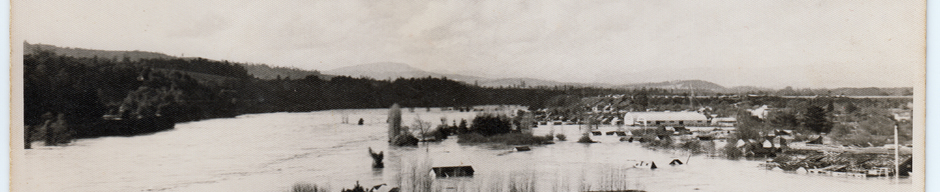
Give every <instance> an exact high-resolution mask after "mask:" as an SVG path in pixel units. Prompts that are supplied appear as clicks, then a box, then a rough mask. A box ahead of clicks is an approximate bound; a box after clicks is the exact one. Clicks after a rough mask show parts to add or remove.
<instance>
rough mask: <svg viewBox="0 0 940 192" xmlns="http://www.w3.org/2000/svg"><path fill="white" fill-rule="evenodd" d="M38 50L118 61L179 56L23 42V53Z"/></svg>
mask: <svg viewBox="0 0 940 192" xmlns="http://www.w3.org/2000/svg"><path fill="white" fill-rule="evenodd" d="M40 50H46V51H52V52H54V53H56V54H58V55H64V56H69V57H77V58H94V57H98V58H101V59H112V60H114V61H120V60H122V59H124V58H128V59H129V60H131V61H137V60H141V59H178V58H180V57H175V56H170V55H167V54H163V53H157V52H146V51H137V50H134V51H106V50H96V49H84V48H69V47H58V46H55V45H46V44H29V43H26V42H24V43H23V54H32V53H36V52H39V51H40Z"/></svg>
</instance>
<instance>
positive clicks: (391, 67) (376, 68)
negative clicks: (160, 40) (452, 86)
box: [23, 43, 912, 95]
mask: <svg viewBox="0 0 940 192" xmlns="http://www.w3.org/2000/svg"><path fill="white" fill-rule="evenodd" d="M23 50H24V53H25V54H30V53H35V52H38V51H40V50H48V51H52V52H55V53H56V54H60V55H67V56H72V57H87V58H92V57H98V58H103V59H113V60H118V61H120V60H123V59H125V58H126V59H129V60H132V61H134V60H139V59H152V58H162V59H177V58H179V59H196V57H177V56H171V55H167V54H163V53H157V52H146V51H107V50H94V49H83V48H68V47H65V48H63V47H57V46H54V45H45V44H29V43H24V44H23ZM240 65H242V66H243V67H245V69H246V70H247V71H248V73H249V74H250V75H252V76H254V77H257V78H260V79H276V78H279V77H280V78H290V79H300V78H305V77H307V76H310V75H316V76H318V77H320V78H321V79H330V78H332V77H335V76H350V77H368V78H373V79H377V80H394V79H397V78H399V77H401V78H421V77H437V78H447V79H451V80H455V81H460V82H464V83H467V84H471V85H478V86H483V87H522V88H528V87H549V88H551V87H564V86H574V87H603V88H615V89H641V88H644V87H645V88H660V89H684V90H687V89H694V90H696V91H703V92H712V93H754V92H764V93H777V90H774V89H770V88H761V87H754V86H738V87H730V88H729V87H724V86H721V85H719V84H716V83H713V82H709V81H704V80H673V81H661V82H643V81H649V80H656V79H661V77H663V76H665V75H662V74H660V73H666V72H658V73H654V72H647V73H638V74H634V75H612V76H610V77H609V78H607V79H612V80H616V81H614V82H642V83H632V84H609V83H601V82H598V83H573V82H558V81H550V80H542V79H534V78H486V77H479V76H473V75H463V74H452V73H436V72H429V71H424V70H421V69H418V68H414V67H412V66H410V65H408V64H404V63H390V62H386V63H370V64H361V65H354V66H349V67H342V68H336V69H332V70H328V71H323V72H322V73H321V72H320V71H316V70H304V69H298V68H291V67H277V66H273V67H272V66H268V65H265V64H241V63H240ZM701 73H708V72H707V70H705V71H702V70H697V71H693V70H689V71H687V72H685V74H689V76H692V78H694V77H698V76H701V75H696V74H701ZM641 74H642V75H641ZM757 74H759V73H756V74H755V73H751V74H749V75H751V76H754V75H757ZM821 90H825V92H822V91H819V93H818V94H820V95H822V94H846V95H884V94H890V95H904V94H908V93H909V92H911V90H912V88H874V87H872V88H836V89H821ZM781 91H784V90H781ZM804 93H806V91H804ZM780 94H783V93H780Z"/></svg>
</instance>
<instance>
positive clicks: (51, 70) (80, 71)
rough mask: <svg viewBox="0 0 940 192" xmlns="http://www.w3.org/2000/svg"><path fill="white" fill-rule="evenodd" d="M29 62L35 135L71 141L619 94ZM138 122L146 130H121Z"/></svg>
mask: <svg viewBox="0 0 940 192" xmlns="http://www.w3.org/2000/svg"><path fill="white" fill-rule="evenodd" d="M23 63H24V64H23V71H24V74H23V75H24V79H23V81H24V87H23V89H24V107H25V108H24V110H25V111H24V118H25V119H24V120H25V122H26V125H27V126H33V127H37V129H39V128H38V127H48V126H49V125H50V124H59V125H67V127H68V128H67V129H65V132H67V133H68V134H69V135H71V136H75V137H94V136H104V135H115V134H120V135H133V134H137V132H149V131H158V130H159V129H147V128H142V129H141V130H134V131H128V130H125V129H129V128H128V127H133V128H134V129H140V128H139V127H140V126H142V125H151V124H154V125H165V124H162V123H160V122H162V121H171V122H184V121H193V120H200V119H206V118H217V117H231V116H235V115H239V114H246V113H264V112H278V111H312V110H326V109H340V108H384V107H388V106H391V105H392V104H393V103H399V104H401V105H402V106H404V107H446V106H470V105H484V104H519V105H525V106H533V107H538V106H541V105H542V104H543V101H545V100H547V99H548V98H551V97H553V96H557V95H563V94H571V95H577V96H587V95H601V94H611V93H614V92H616V91H615V90H611V89H594V88H570V87H569V88H563V89H521V88H518V89H516V88H512V89H510V88H505V89H500V88H482V87H476V86H472V85H468V84H465V83H462V82H456V81H453V80H449V79H446V78H443V79H442V78H409V79H403V78H399V79H395V80H391V81H389V80H374V79H363V78H351V77H344V76H340V77H334V78H331V79H330V80H323V79H321V78H319V76H316V75H311V76H307V77H305V78H302V79H288V78H282V79H271V80H265V79H259V78H256V77H253V76H251V75H249V74H248V73H247V72H246V70H245V68H244V67H243V66H242V64H238V63H231V62H227V61H212V60H206V59H200V58H197V59H191V60H186V59H176V58H170V59H158V58H151V59H139V60H136V61H135V60H129V59H123V60H120V61H117V60H114V59H103V58H97V57H92V58H76V57H71V56H65V55H57V54H55V53H52V52H50V51H39V52H35V53H30V54H26V55H24V59H23ZM58 116H62V118H56V117H58ZM138 120H139V121H144V120H146V121H147V122H148V124H139V123H136V122H135V123H136V124H127V123H115V122H126V121H138ZM151 121H157V123H152V122H151ZM113 125H121V126H118V127H115V126H113ZM132 125H133V126H132Z"/></svg>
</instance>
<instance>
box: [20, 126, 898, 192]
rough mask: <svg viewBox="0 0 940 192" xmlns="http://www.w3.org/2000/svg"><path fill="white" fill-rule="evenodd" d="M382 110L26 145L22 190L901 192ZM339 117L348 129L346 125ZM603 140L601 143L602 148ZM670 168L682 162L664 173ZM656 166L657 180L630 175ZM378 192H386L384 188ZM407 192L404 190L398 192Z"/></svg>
mask: <svg viewBox="0 0 940 192" xmlns="http://www.w3.org/2000/svg"><path fill="white" fill-rule="evenodd" d="M474 115H475V113H474V112H456V111H445V112H441V111H440V110H437V109H432V111H431V112H426V111H425V110H424V109H423V108H422V109H417V110H416V112H408V110H404V111H403V118H402V119H403V120H404V122H405V123H403V124H404V125H406V126H410V125H412V122H413V121H414V119H416V118H421V119H423V120H424V121H428V122H431V123H432V124H433V125H434V126H436V125H438V124H440V123H441V118H442V117H444V118H446V121H447V123H448V124H451V123H453V122H454V120H456V122H459V121H460V119H467V120H468V121H470V119H472V117H473V116H474ZM386 116H387V109H374V110H331V111H318V112H309V113H270V114H253V115H243V116H239V117H236V118H227V119H212V120H205V121H198V122H190V123H182V124H177V125H176V128H175V129H173V130H169V131H165V132H160V133H155V134H151V135H142V136H135V137H105V138H95V139H82V140H77V141H75V142H73V143H72V144H70V145H69V146H66V147H45V146H42V144H41V143H40V142H37V143H35V144H34V145H33V146H35V149H30V150H26V153H25V162H24V164H23V165H22V166H23V167H24V168H25V169H26V171H25V172H26V173H25V174H23V175H14V177H17V178H22V179H24V181H25V183H21V184H25V186H23V188H20V189H22V190H23V191H290V188H291V186H292V185H294V184H296V183H311V184H317V185H320V186H325V185H326V186H330V188H332V189H333V190H334V191H339V190H340V189H341V188H351V187H352V186H353V185H354V184H355V183H356V181H358V182H359V183H361V184H362V185H363V186H373V185H377V184H381V183H386V184H388V185H392V186H400V185H401V186H402V187H403V188H405V189H409V187H410V186H412V184H413V183H415V182H412V180H414V179H413V178H414V177H415V176H414V175H420V174H427V172H428V170H427V168H428V167H430V166H453V165H471V166H473V168H474V170H475V171H476V173H475V176H474V177H469V178H468V177H464V178H442V179H434V180H432V182H433V184H432V185H433V188H434V189H436V190H441V191H508V190H507V189H508V188H509V186H510V185H515V186H525V187H529V188H534V189H535V190H534V191H579V190H608V189H639V190H646V191H696V190H697V191H846V190H850V191H909V190H910V188H911V181H910V179H901V181H900V184H895V181H893V180H891V179H887V178H846V177H831V176H817V175H807V174H805V173H799V172H797V173H793V172H783V171H780V170H765V169H762V168H759V167H758V164H759V163H761V162H760V161H747V160H726V159H723V158H715V157H706V156H704V155H702V156H691V157H690V156H689V154H688V153H686V152H683V151H667V150H650V149H647V148H644V147H642V146H641V144H639V143H636V142H634V143H627V142H618V141H617V140H616V137H614V136H598V137H597V138H595V140H600V141H602V143H595V144H580V143H575V142H574V140H577V138H578V135H579V133H580V132H579V130H578V127H577V126H576V125H566V126H558V125H555V126H552V127H548V126H541V127H539V128H535V129H534V132H535V134H537V135H544V134H546V133H548V132H549V130H550V129H554V130H555V132H556V133H565V134H566V135H567V136H568V140H569V141H556V144H553V145H542V146H534V147H532V150H531V151H524V152H511V151H512V146H498V145H464V144H458V143H457V138H456V137H451V138H450V139H448V140H445V141H443V142H437V143H427V144H424V143H422V144H421V145H420V146H418V147H403V148H399V147H389V146H388V143H387V132H386V129H387V124H386V123H385V120H386ZM344 117H345V118H348V119H349V120H348V121H349V122H350V123H349V124H343V123H342V122H343V119H344ZM359 118H362V119H363V121H364V122H365V125H362V126H359V125H356V124H355V123H356V122H357V121H358V120H359ZM608 137H609V138H608ZM369 147H371V148H372V149H374V150H376V151H384V153H385V164H386V168H384V169H372V168H371V166H370V165H371V163H372V159H371V158H370V157H369V154H368V148H369ZM673 158H678V159H681V160H682V161H687V162H686V164H684V165H679V166H670V165H668V163H669V161H670V160H672V159H673ZM634 160H636V161H653V162H655V163H656V164H657V166H659V168H658V169H654V170H650V169H640V168H632V166H633V165H634ZM386 189H387V188H386ZM405 191H407V190H405Z"/></svg>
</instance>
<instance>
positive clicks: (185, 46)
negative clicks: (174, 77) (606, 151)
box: [12, 0, 925, 88]
mask: <svg viewBox="0 0 940 192" xmlns="http://www.w3.org/2000/svg"><path fill="white" fill-rule="evenodd" d="M12 8H13V15H12V18H13V23H12V24H13V30H14V32H13V35H14V36H15V37H14V39H13V42H22V41H24V40H25V41H28V42H30V43H44V44H53V45H58V46H67V47H82V48H92V49H106V50H142V51H154V52H162V53H167V54H170V55H177V56H179V55H182V54H185V56H199V57H205V58H210V59H220V60H221V59H224V60H230V61H238V62H252V63H265V64H269V65H275V66H293V67H298V68H302V69H317V70H329V69H334V68H339V67H345V66H351V65H357V64H364V63H376V62H399V63H406V64H409V65H412V66H414V67H417V68H420V69H424V70H429V71H436V72H452V73H462V74H467V75H478V76H485V77H532V78H539V79H547V80H556V81H566V82H603V83H612V84H626V83H639V82H651V81H665V80H685V79H702V80H707V81H712V82H715V83H719V84H721V85H725V86H742V85H752V86H764V87H775V88H779V87H782V86H788V85H791V86H794V87H869V86H878V87H910V86H914V85H915V84H916V83H917V82H918V78H917V77H918V76H920V75H923V73H924V72H923V69H924V58H925V56H924V53H925V50H924V46H925V37H924V35H925V22H924V16H925V3H924V2H923V1H893V0H877V1H841V0H837V1H826V0H811V1H806V0H802V1H801V0H796V1H778V0H763V1H752V0H741V1H701V0H675V1H584V0H571V1H507V0H498V1H496V0H493V1H487V0H481V1H420V2H408V1H404V2H393V1H373V0H363V1H232V0H225V1H222V0H218V1H180V0H167V1H125V0H97V1H64V0H61V1H57V0H29V1H25V0H14V2H13V6H12ZM14 45H18V44H17V43H14Z"/></svg>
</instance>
